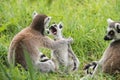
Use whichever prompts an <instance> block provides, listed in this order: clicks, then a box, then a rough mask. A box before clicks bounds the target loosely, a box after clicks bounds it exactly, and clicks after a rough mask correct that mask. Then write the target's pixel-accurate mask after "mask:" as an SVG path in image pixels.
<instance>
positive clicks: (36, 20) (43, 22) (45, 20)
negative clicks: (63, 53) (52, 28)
mask: <svg viewBox="0 0 120 80" xmlns="http://www.w3.org/2000/svg"><path fill="white" fill-rule="evenodd" d="M32 17H33V21H32V23H31V27H32V28H33V29H34V30H37V31H39V32H41V34H43V35H44V32H45V29H46V28H47V27H48V25H49V23H50V21H51V17H48V16H47V15H44V14H38V13H37V12H35V11H34V12H33V15H32Z"/></svg>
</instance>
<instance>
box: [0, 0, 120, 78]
mask: <svg viewBox="0 0 120 80" xmlns="http://www.w3.org/2000/svg"><path fill="white" fill-rule="evenodd" d="M119 10H120V1H119V0H0V61H1V65H0V78H3V79H0V80H7V79H9V78H8V77H7V76H9V77H10V79H12V80H30V79H31V77H32V78H34V80H79V79H80V77H82V76H83V75H84V74H83V70H82V68H83V66H84V65H85V64H86V63H89V62H90V61H93V60H99V59H100V57H101V56H102V54H103V52H104V50H105V48H106V47H107V46H108V43H109V42H105V41H104V40H103V37H104V35H105V30H106V26H107V22H106V20H107V18H112V19H113V20H119V15H120V12H119ZM33 11H37V12H38V13H42V14H47V15H48V16H51V17H52V21H51V23H52V22H59V21H62V22H63V24H64V30H63V34H64V35H65V36H66V37H69V36H71V37H73V38H74V43H73V44H72V48H73V50H74V52H75V54H76V55H77V56H78V57H79V60H80V62H81V64H80V69H79V70H78V72H76V73H75V74H69V75H62V74H58V73H51V74H42V73H40V72H34V77H33V75H32V71H25V70H24V69H22V70H19V69H18V67H15V68H14V69H10V68H7V67H5V66H4V65H3V64H7V60H6V58H7V52H8V47H9V44H10V41H11V40H12V38H13V36H14V35H15V34H16V33H18V32H19V31H20V30H22V29H23V28H24V27H27V26H29V25H30V23H31V21H32V13H33ZM43 53H45V54H46V55H50V50H47V51H46V50H43ZM1 68H3V70H4V71H3V70H1ZM31 75H32V76H31ZM1 76H2V77H1ZM97 79H99V80H119V79H120V77H119V75H118V76H115V77H113V76H109V75H104V74H99V75H98V76H97Z"/></svg>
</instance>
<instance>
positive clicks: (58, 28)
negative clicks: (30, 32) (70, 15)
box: [48, 22, 63, 37]
mask: <svg viewBox="0 0 120 80" xmlns="http://www.w3.org/2000/svg"><path fill="white" fill-rule="evenodd" d="M62 28H63V25H62V22H59V23H58V24H52V25H51V26H50V28H49V32H48V33H49V34H51V35H53V36H55V37H60V36H62V33H61V32H62Z"/></svg>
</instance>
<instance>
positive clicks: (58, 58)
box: [48, 22, 80, 72]
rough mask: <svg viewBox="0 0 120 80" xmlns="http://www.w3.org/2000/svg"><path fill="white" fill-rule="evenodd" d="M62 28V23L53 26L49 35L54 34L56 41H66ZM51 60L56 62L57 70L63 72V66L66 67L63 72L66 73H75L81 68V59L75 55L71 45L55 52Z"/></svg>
mask: <svg viewBox="0 0 120 80" xmlns="http://www.w3.org/2000/svg"><path fill="white" fill-rule="evenodd" d="M62 28H63V25H62V23H61V22H60V23H59V24H52V25H51V27H50V28H49V32H48V33H49V34H52V35H53V36H54V40H56V41H58V40H64V39H65V38H64V37H63V35H62ZM51 58H52V60H53V61H54V63H55V66H56V69H57V70H59V69H60V70H61V68H60V66H61V65H62V67H64V69H63V70H65V72H74V71H76V70H78V68H79V63H80V62H79V59H78V58H77V56H76V55H75V54H74V52H73V50H72V48H71V45H70V44H68V45H66V46H64V47H62V48H59V49H56V50H53V51H52V54H51Z"/></svg>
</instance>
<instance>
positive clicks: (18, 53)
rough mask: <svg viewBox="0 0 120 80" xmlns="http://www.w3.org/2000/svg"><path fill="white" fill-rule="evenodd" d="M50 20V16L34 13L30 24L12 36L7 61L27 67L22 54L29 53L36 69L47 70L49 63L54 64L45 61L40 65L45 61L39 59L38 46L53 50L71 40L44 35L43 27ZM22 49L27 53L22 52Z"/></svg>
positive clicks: (46, 25)
mask: <svg viewBox="0 0 120 80" xmlns="http://www.w3.org/2000/svg"><path fill="white" fill-rule="evenodd" d="M50 20H51V17H48V16H47V15H44V14H36V15H35V16H34V17H33V21H32V22H31V24H30V26H28V27H26V28H24V29H23V30H21V31H20V32H19V33H17V34H16V35H15V36H14V38H13V39H12V41H11V43H10V46H9V50H8V62H9V64H10V65H16V64H17V63H18V64H21V65H22V66H23V68H25V69H28V66H27V64H26V60H25V56H24V54H29V56H30V59H31V61H32V64H33V66H34V67H35V68H36V69H38V70H41V71H43V72H44V71H46V72H47V71H48V72H49V70H47V69H49V68H51V67H49V65H50V64H51V66H54V64H52V63H50V64H47V63H46V65H45V66H43V65H42V64H43V63H45V62H44V61H43V60H41V59H40V58H41V57H42V55H43V54H41V52H40V51H39V48H42V47H44V48H48V49H51V50H55V49H57V48H62V47H63V46H65V45H66V44H69V43H71V42H72V41H73V39H72V38H67V39H64V40H59V41H54V40H52V39H50V38H49V37H48V36H46V35H45V34H44V33H45V28H46V27H48V24H49V22H50ZM25 48H26V49H25ZM24 49H25V50H26V52H27V53H25V52H24ZM43 56H44V55H43ZM40 60H41V61H40ZM42 61H43V62H42ZM48 61H50V60H48ZM47 67H49V68H47ZM50 71H51V70H50Z"/></svg>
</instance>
